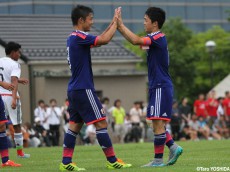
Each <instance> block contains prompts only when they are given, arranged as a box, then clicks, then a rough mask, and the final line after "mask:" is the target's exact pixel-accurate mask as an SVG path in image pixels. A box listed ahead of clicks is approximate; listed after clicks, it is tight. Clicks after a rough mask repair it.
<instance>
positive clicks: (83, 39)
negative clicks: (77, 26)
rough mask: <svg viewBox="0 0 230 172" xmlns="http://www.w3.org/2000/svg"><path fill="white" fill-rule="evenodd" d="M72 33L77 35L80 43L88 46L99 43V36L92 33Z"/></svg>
mask: <svg viewBox="0 0 230 172" xmlns="http://www.w3.org/2000/svg"><path fill="white" fill-rule="evenodd" d="M72 35H74V36H76V38H77V44H79V45H87V46H91V45H94V46H95V45H96V44H97V39H98V37H97V36H94V35H90V34H84V33H80V32H74V33H72Z"/></svg>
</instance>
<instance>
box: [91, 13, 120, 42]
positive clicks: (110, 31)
mask: <svg viewBox="0 0 230 172" xmlns="http://www.w3.org/2000/svg"><path fill="white" fill-rule="evenodd" d="M119 10H120V9H115V12H114V17H113V20H112V21H111V23H110V25H109V26H108V28H107V29H106V30H105V31H104V32H103V33H102V34H101V35H99V36H98V37H97V43H96V45H97V46H100V45H105V44H108V43H109V41H110V40H111V39H112V37H113V35H114V34H115V32H116V30H117V18H118V11H119Z"/></svg>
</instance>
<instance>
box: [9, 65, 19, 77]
mask: <svg viewBox="0 0 230 172" xmlns="http://www.w3.org/2000/svg"><path fill="white" fill-rule="evenodd" d="M10 76H11V77H12V76H15V77H17V78H20V76H21V66H20V64H18V63H14V64H13V65H12V71H11V75H10Z"/></svg>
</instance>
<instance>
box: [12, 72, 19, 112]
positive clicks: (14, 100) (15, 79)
mask: <svg viewBox="0 0 230 172" xmlns="http://www.w3.org/2000/svg"><path fill="white" fill-rule="evenodd" d="M11 83H12V84H13V85H14V90H13V91H12V104H11V107H12V109H16V106H17V91H18V77H16V76H11Z"/></svg>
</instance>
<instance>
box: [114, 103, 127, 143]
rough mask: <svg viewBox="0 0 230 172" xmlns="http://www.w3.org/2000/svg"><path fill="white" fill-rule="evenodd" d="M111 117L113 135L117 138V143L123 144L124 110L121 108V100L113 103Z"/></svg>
mask: <svg viewBox="0 0 230 172" xmlns="http://www.w3.org/2000/svg"><path fill="white" fill-rule="evenodd" d="M112 116H113V118H114V122H115V125H114V129H115V135H116V137H117V140H118V142H120V143H124V138H125V134H126V133H125V125H124V123H125V109H124V108H123V107H122V106H121V100H119V99H117V100H115V102H114V109H113V112H112Z"/></svg>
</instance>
